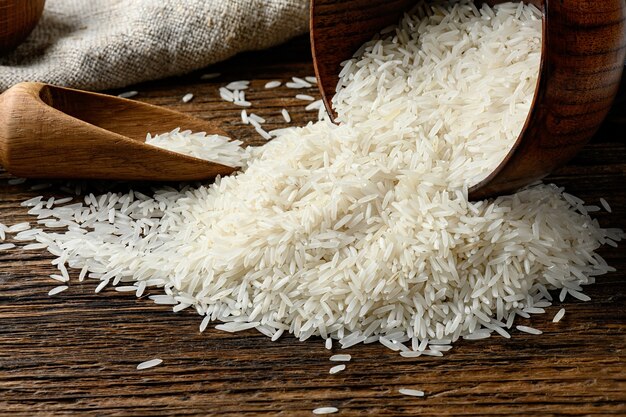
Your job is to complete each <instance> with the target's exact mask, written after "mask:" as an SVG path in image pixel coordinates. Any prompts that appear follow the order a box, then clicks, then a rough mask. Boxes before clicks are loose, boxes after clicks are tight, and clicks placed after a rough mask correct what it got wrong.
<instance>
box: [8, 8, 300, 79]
mask: <svg viewBox="0 0 626 417" xmlns="http://www.w3.org/2000/svg"><path fill="white" fill-rule="evenodd" d="M307 8H308V1H307V0H130V1H129V0H48V1H47V4H46V8H45V10H44V14H43V17H42V19H41V21H40V22H39V25H38V26H37V27H36V28H35V30H34V31H33V33H32V34H31V36H30V37H29V38H28V39H27V41H26V42H25V43H24V44H22V45H20V46H19V47H18V49H16V50H15V51H14V52H12V53H10V54H9V55H5V56H3V57H0V90H5V89H7V88H9V87H10V86H12V85H13V84H16V83H18V82H20V81H42V82H47V83H52V84H57V85H64V86H70V87H75V88H82V89H92V90H100V89H106V88H115V87H123V86H127V85H129V84H134V83H137V82H140V81H147V80H153V79H157V78H163V77H167V76H172V75H179V74H183V73H186V72H189V71H192V70H194V69H198V68H202V67H205V66H207V65H209V64H212V63H215V62H218V61H221V60H224V59H226V58H228V57H230V56H232V55H234V54H236V53H238V52H241V51H246V50H256V49H263V48H267V47H270V46H272V45H276V44H278V43H281V42H283V41H285V40H287V39H289V38H291V37H293V36H295V35H298V34H301V33H304V32H305V31H306V30H307V23H308V22H307V16H308V12H307Z"/></svg>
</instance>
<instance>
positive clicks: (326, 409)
mask: <svg viewBox="0 0 626 417" xmlns="http://www.w3.org/2000/svg"><path fill="white" fill-rule="evenodd" d="M338 411H339V409H338V408H336V407H319V408H316V409H314V410H313V414H317V415H322V414H333V413H336V412H338Z"/></svg>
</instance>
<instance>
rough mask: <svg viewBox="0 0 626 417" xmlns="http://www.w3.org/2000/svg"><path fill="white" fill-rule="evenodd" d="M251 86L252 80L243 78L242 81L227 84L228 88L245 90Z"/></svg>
mask: <svg viewBox="0 0 626 417" xmlns="http://www.w3.org/2000/svg"><path fill="white" fill-rule="evenodd" d="M249 86H250V81H247V80H241V81H232V82H230V83H228V84H227V85H226V88H227V89H228V90H231V91H234V90H245V89H247V88H248V87H249Z"/></svg>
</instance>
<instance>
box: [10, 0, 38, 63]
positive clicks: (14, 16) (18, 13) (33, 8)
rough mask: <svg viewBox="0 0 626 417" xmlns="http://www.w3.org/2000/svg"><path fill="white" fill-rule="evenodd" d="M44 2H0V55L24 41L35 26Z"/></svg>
mask: <svg viewBox="0 0 626 417" xmlns="http://www.w3.org/2000/svg"><path fill="white" fill-rule="evenodd" d="M45 2H46V1H45V0H0V54H2V53H5V52H9V51H11V50H12V49H14V48H15V47H17V46H18V45H19V44H20V43H22V42H23V41H24V39H26V37H27V36H28V35H29V34H30V32H32V30H33V29H34V28H35V26H36V25H37V22H38V21H39V18H40V17H41V14H42V13H43V6H44V4H45Z"/></svg>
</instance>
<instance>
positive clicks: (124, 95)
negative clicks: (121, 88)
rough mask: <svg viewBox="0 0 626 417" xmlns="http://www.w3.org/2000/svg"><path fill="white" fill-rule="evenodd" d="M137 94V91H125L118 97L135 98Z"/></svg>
mask: <svg viewBox="0 0 626 417" xmlns="http://www.w3.org/2000/svg"><path fill="white" fill-rule="evenodd" d="M138 94H139V92H138V91H134V90H133V91H126V92H124V93H121V94H118V97H120V98H132V97H135V96H136V95H138Z"/></svg>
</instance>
